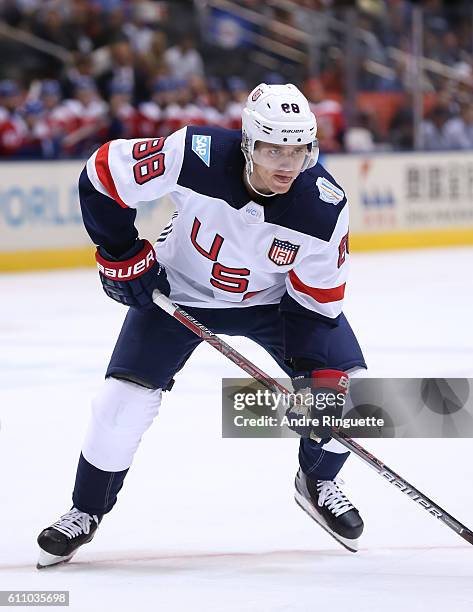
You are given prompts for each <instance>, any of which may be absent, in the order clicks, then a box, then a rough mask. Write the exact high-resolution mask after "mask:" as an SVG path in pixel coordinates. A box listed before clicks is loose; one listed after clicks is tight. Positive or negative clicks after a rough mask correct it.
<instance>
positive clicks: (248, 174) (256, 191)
mask: <svg viewBox="0 0 473 612" xmlns="http://www.w3.org/2000/svg"><path fill="white" fill-rule="evenodd" d="M245 176H246V182H247V183H248V185H249V186H250V187H251V189H252V190H253V191H254V192H255V193H257V194H258V195H259V196H262V197H263V198H272V197H274V196H275V195H277V193H261V191H258V190H257V189H256V188H255V187H253V185H252V183H251V180H250V170H249V168H248V163H247V164H246V167H245Z"/></svg>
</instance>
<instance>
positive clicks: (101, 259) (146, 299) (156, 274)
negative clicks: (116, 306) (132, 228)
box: [95, 240, 170, 308]
mask: <svg viewBox="0 0 473 612" xmlns="http://www.w3.org/2000/svg"><path fill="white" fill-rule="evenodd" d="M95 259H96V260H97V266H98V269H99V276H100V280H101V281H102V286H103V290H104V291H105V293H106V294H107V295H108V296H109V297H111V298H112V299H113V300H115V301H117V302H120V303H121V304H125V305H126V306H134V307H135V308H143V307H151V306H152V305H153V297H152V296H153V291H154V290H155V289H159V291H161V293H164V294H165V295H167V296H168V295H169V293H170V287H169V283H168V280H167V278H166V270H165V269H164V268H163V267H162V266H161V265H160V264H159V263H158V262H157V261H156V254H155V252H154V249H153V246H152V245H151V244H150V243H149V242H148V241H147V240H137V241H136V242H135V244H134V245H133V246H132V248H131V249H129V250H128V251H127V252H126V253H124V254H123V255H122V256H121V257H114V256H113V255H110V253H108V252H107V251H106V250H105V249H104V248H103V247H100V246H99V247H98V248H97V252H96V253H95Z"/></svg>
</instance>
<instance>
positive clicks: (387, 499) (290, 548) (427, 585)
mask: <svg viewBox="0 0 473 612" xmlns="http://www.w3.org/2000/svg"><path fill="white" fill-rule="evenodd" d="M472 269H473V249H467V248H465V249H451V250H431V251H417V252H416V251H412V252H403V253H394V254H366V255H365V254H363V255H355V256H354V257H353V258H352V273H351V282H350V286H349V291H348V299H347V306H346V313H347V315H348V317H349V319H350V321H351V323H352V325H353V327H354V328H355V330H356V332H357V334H358V337H359V340H360V343H361V344H362V346H363V348H364V351H365V354H366V358H367V360H368V362H369V365H370V372H371V374H372V375H373V376H406V377H408V376H450V377H455V376H461V377H473V325H472V322H471V312H472V303H473V282H472V275H471V270H472ZM0 295H1V298H2V299H1V305H0V346H1V352H0V420H1V429H0V518H1V522H0V525H1V535H0V590H11V589H28V590H31V589H47V590H59V589H63V590H64V589H65V590H70V597H71V606H70V609H71V610H74V611H80V612H82V611H84V612H86V611H95V610H97V611H98V610H100V611H103V610H108V611H110V612H114V611H120V612H121V611H125V610H126V611H129V610H137V611H138V610H146V611H147V610H153V611H154V610H159V611H165V612H168V611H172V612H174V611H184V610H186V611H187V610H192V611H197V612H200V611H202V612H204V611H206V612H207V611H219V612H220V611H227V610H228V611H235V612H243V611H245V612H246V611H255V612H262V611H283V610H284V611H293V610H294V611H309V610H329V611H330V612H337V611H341V610H343V611H349V612H371V611H373V612H374V611H376V612H378V611H381V610H383V611H387V612H394V611H396V612H399V611H400V610H402V611H403V612H411V611H417V610H419V611H421V610H422V611H423V610H429V611H439V612H440V611H442V612H443V611H444V610H449V612H463V611H467V610H468V611H471V610H473V548H472V547H471V545H469V544H468V543H466V542H464V541H463V540H462V539H461V538H459V537H458V536H457V535H456V534H454V533H453V532H452V531H451V530H450V529H448V528H447V527H445V526H444V525H442V524H441V523H440V522H439V521H437V520H435V519H434V518H432V517H431V516H429V515H428V514H427V513H426V512H425V511H423V510H422V509H421V508H419V507H417V505H416V504H415V503H413V502H412V501H410V500H409V499H407V498H405V496H403V495H402V494H401V493H400V492H399V491H396V490H395V489H394V487H392V486H390V485H388V484H387V483H386V482H384V481H382V480H381V479H380V478H379V476H378V475H377V474H376V473H375V472H374V471H372V470H370V469H369V468H368V467H366V466H365V465H364V464H363V463H362V462H361V461H360V460H359V459H357V458H356V457H352V458H351V459H350V460H349V462H348V463H347V464H346V466H345V467H344V469H343V471H342V476H343V478H344V480H345V481H346V482H347V484H346V485H345V488H346V490H347V492H348V493H349V495H350V496H351V497H352V499H353V501H354V502H355V503H356V504H357V505H358V507H359V508H360V510H361V511H362V514H363V517H364V519H365V524H366V528H365V533H364V535H363V540H362V549H361V551H360V552H358V553H357V554H355V555H354V554H351V553H349V552H346V551H345V550H343V549H341V548H339V547H338V545H337V544H336V543H335V542H333V540H331V538H330V537H329V536H328V535H327V534H326V533H325V532H323V531H322V530H321V529H320V528H318V527H317V526H316V525H315V524H314V523H313V522H312V521H311V520H310V519H309V518H308V517H307V516H306V515H305V514H304V513H302V512H301V510H300V509H299V508H298V507H297V506H296V505H295V503H294V501H293V498H292V489H293V477H294V473H295V470H296V466H297V441H296V440H288V439H285V440H280V439H278V440H228V439H227V440H223V439H221V436H220V378H221V377H223V376H239V375H240V374H239V371H238V370H237V368H236V366H234V365H233V364H232V363H230V362H227V361H226V360H225V358H224V357H222V356H221V355H219V354H218V353H217V352H216V351H215V350H214V349H212V348H211V347H207V346H201V347H199V349H198V350H197V351H196V353H195V354H194V355H193V357H192V358H191V360H190V361H189V363H188V365H187V366H186V368H185V369H184V370H183V372H182V373H181V374H180V375H179V377H178V379H177V382H176V385H175V388H174V390H173V391H172V393H170V394H166V396H165V401H164V402H163V406H162V409H161V415H160V416H159V417H158V419H157V420H156V422H155V423H154V425H153V427H152V428H151V429H150V430H149V432H148V433H147V434H146V435H145V438H144V440H143V443H142V445H141V447H140V449H139V452H138V454H137V456H136V459H135V462H134V465H133V467H132V469H131V470H130V473H129V476H128V477H127V480H126V482H125V486H124V489H123V491H122V492H121V494H120V496H119V501H118V504H117V506H116V507H115V509H114V510H113V512H112V513H111V514H110V515H108V516H107V517H105V518H104V521H103V523H102V525H101V527H100V530H99V532H98V533H97V535H96V537H95V539H94V541H93V542H92V543H91V544H89V545H87V546H86V547H84V548H83V549H82V550H81V551H80V552H79V553H78V554H77V555H76V557H75V558H74V559H73V561H72V562H71V563H69V564H68V565H65V566H63V567H60V568H55V569H49V570H43V571H42V572H38V571H37V570H36V569H35V567H34V566H35V563H36V557H37V550H36V543H35V539H36V536H37V534H38V532H39V531H40V530H41V529H42V528H43V527H45V526H46V525H48V524H49V523H51V522H52V521H53V520H55V519H56V518H57V517H58V516H59V515H60V514H62V513H63V512H65V511H66V510H67V509H68V508H69V506H70V495H71V490H72V486H73V479H74V474H75V468H76V462H77V458H78V453H79V450H80V446H81V441H82V438H83V434H84V430H85V427H86V423H87V419H88V413H89V405H90V398H91V397H92V395H93V394H94V392H95V391H96V389H97V388H98V386H99V385H100V383H101V380H102V376H103V371H104V367H105V364H106V362H107V360H108V358H109V356H110V353H111V350H112V348H113V344H114V339H115V336H116V334H117V332H118V331H119V328H120V325H121V321H122V319H123V316H124V309H122V307H120V306H119V305H118V304H115V303H114V302H112V301H111V300H109V299H107V298H106V297H105V296H104V295H103V293H102V291H101V289H100V287H99V283H98V279H97V278H96V273H95V271H94V270H93V269H87V270H79V271H66V272H51V273H44V274H21V275H4V276H2V277H0ZM227 340H228V339H227ZM229 341H230V342H231V343H232V344H233V345H234V346H236V347H237V348H238V349H239V350H240V351H241V352H243V353H244V354H246V355H247V356H248V357H249V358H250V359H252V360H254V361H255V362H256V363H257V364H258V365H259V366H260V367H262V368H264V369H266V370H267V371H268V372H269V373H271V374H273V375H278V374H280V371H279V369H278V367H277V366H276V365H275V364H274V363H273V362H272V360H271V359H270V358H269V357H268V356H267V355H266V354H265V353H264V352H263V351H262V349H260V348H259V347H257V346H255V345H253V344H252V343H250V342H249V341H247V340H244V339H231V340H229ZM156 351H157V354H159V347H156ZM180 432H181V433H180ZM362 443H364V444H365V446H366V447H368V448H369V449H370V450H372V451H373V452H374V453H375V454H377V455H378V456H379V457H380V458H381V459H383V460H384V461H385V462H386V463H387V465H389V466H390V467H392V468H393V469H395V470H396V471H398V472H400V473H401V474H402V475H404V476H405V477H406V478H407V479H408V480H410V481H411V482H412V483H413V484H414V485H415V486H417V487H418V488H420V489H421V490H423V491H424V492H425V493H426V494H427V495H429V496H431V497H432V498H433V499H434V500H436V501H437V502H438V503H439V504H440V505H443V506H444V507H445V508H446V509H447V510H448V511H449V512H451V513H452V514H453V515H454V516H456V517H457V518H458V519H459V520H461V521H462V522H464V523H465V524H467V525H469V526H470V527H472V526H473V512H472V510H473V487H472V483H473V457H472V455H473V453H472V447H473V445H472V442H471V440H468V439H463V440H381V441H380V440H366V441H362Z"/></svg>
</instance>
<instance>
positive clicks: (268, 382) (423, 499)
mask: <svg viewBox="0 0 473 612" xmlns="http://www.w3.org/2000/svg"><path fill="white" fill-rule="evenodd" d="M153 300H154V303H155V304H156V305H157V306H160V307H161V308H162V309H163V310H165V311H166V312H167V313H168V314H169V315H171V316H172V317H174V318H175V319H177V320H178V321H180V322H181V323H182V324H183V325H185V326H186V327H187V328H188V329H190V330H191V331H192V332H194V333H195V334H196V335H197V336H199V337H200V338H202V339H203V340H205V341H206V342H208V343H209V344H210V345H212V346H213V347H214V348H215V349H216V350H217V351H219V352H220V353H222V355H225V357H227V358H228V359H230V360H231V361H233V363H235V364H236V365H237V366H239V367H240V368H241V369H242V370H244V371H245V372H247V373H248V374H250V376H252V377H253V378H255V379H256V380H258V381H259V382H261V384H263V385H264V386H265V387H266V388H267V389H270V390H271V391H275V392H277V391H279V392H280V393H283V394H285V395H288V394H289V393H290V391H289V389H287V388H286V387H284V386H283V385H281V384H280V383H278V382H277V381H276V380H274V378H271V376H268V374H266V373H265V372H263V370H260V369H259V368H258V367H257V366H256V365H254V364H253V363H252V362H251V361H249V359H247V358H246V357H244V356H243V355H242V354H241V353H239V352H238V351H237V350H235V349H234V348H232V347H231V346H230V345H229V344H227V343H226V342H225V341H224V340H222V339H221V338H220V337H219V336H217V335H216V334H214V333H213V332H212V331H210V329H208V328H207V327H205V325H202V323H200V322H199V321H197V320H196V319H194V317H192V316H191V315H190V314H188V313H187V312H186V311H185V310H183V309H182V308H181V307H180V306H178V305H177V304H174V303H173V302H172V301H171V300H170V299H169V298H167V297H166V296H165V295H163V294H162V293H159V292H158V291H155V292H154V294H153ZM332 437H333V438H335V439H336V440H338V441H339V442H340V443H341V444H342V445H343V446H345V447H346V448H348V449H349V450H350V451H352V452H353V453H355V455H357V456H358V457H359V458H360V459H361V460H362V461H364V463H366V464H367V465H369V466H370V467H371V468H373V469H374V470H376V472H378V474H379V475H380V476H381V477H383V478H384V479H385V480H386V481H387V482H389V483H390V484H392V485H393V486H395V487H396V488H397V489H398V490H399V491H401V492H402V493H404V494H405V495H407V496H408V497H409V498H410V499H411V500H412V501H414V502H416V503H417V504H418V505H419V506H420V507H421V508H423V509H424V510H426V511H427V512H429V514H431V515H432V516H434V517H435V518H437V519H439V520H440V521H442V523H444V524H445V525H447V527H449V528H450V529H452V530H453V531H455V533H457V534H458V535H459V536H461V537H462V538H463V539H464V540H466V541H467V542H469V543H470V544H473V532H472V531H471V530H470V529H468V527H466V526H465V525H463V524H462V523H460V521H458V520H457V519H456V518H455V517H453V516H452V515H451V514H449V513H448V512H446V511H445V510H444V509H443V508H441V507H440V506H439V505H438V504H436V503H435V502H433V501H432V500H431V499H429V498H428V497H427V496H426V495H424V494H423V493H421V491H419V490H418V489H416V488H415V487H414V486H412V485H411V484H410V483H409V482H408V481H407V480H405V479H404V478H402V476H399V474H397V473H396V472H395V471H394V470H392V469H391V468H389V467H388V466H387V465H386V464H384V463H383V462H382V461H380V460H379V459H378V458H377V457H375V456H374V455H373V454H372V453H370V452H369V451H367V450H366V449H365V448H364V447H363V446H361V445H360V444H358V442H355V441H354V440H353V439H352V438H349V437H348V436H347V435H346V434H345V433H343V432H341V431H339V430H338V431H337V430H332Z"/></svg>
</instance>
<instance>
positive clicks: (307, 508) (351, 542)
mask: <svg viewBox="0 0 473 612" xmlns="http://www.w3.org/2000/svg"><path fill="white" fill-rule="evenodd" d="M294 499H295V500H296V504H297V505H298V506H299V507H300V508H302V510H304V512H305V513H306V514H308V515H309V516H310V518H311V519H313V520H314V521H315V522H316V523H318V524H319V525H320V526H321V527H322V529H324V530H325V531H326V532H327V533H328V534H330V535H331V536H332V538H333V539H334V540H336V541H337V542H338V543H339V544H341V545H342V546H343V547H344V548H346V549H347V550H349V551H350V552H358V543H359V538H356V539H350V538H344V537H342V536H341V535H339V534H338V533H335V531H333V530H332V529H330V527H329V526H328V525H327V523H326V522H325V521H324V519H323V517H321V516H320V515H319V514H318V513H316V512H315V511H314V509H313V507H312V504H310V503H309V502H308V501H307V499H306V498H305V497H304V496H303V495H302V494H301V493H299V491H298V490H297V489H296V492H295V493H294Z"/></svg>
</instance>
